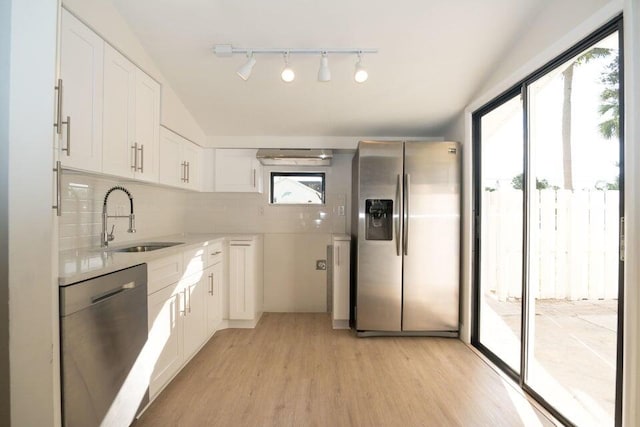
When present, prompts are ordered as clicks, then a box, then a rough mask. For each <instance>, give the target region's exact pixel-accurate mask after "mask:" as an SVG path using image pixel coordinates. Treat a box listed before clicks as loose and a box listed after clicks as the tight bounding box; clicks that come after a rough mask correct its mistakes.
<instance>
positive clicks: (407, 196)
mask: <svg viewBox="0 0 640 427" xmlns="http://www.w3.org/2000/svg"><path fill="white" fill-rule="evenodd" d="M410 195H411V175H409V174H408V173H407V174H405V175H404V198H405V206H404V255H405V256H407V255H409V219H410V218H411V214H410V212H409V211H410V210H411V206H410V201H411V199H410Z"/></svg>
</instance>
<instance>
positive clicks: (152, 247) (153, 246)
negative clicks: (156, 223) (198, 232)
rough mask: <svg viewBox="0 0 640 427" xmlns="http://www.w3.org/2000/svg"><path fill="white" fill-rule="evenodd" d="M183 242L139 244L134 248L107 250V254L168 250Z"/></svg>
mask: <svg viewBox="0 0 640 427" xmlns="http://www.w3.org/2000/svg"><path fill="white" fill-rule="evenodd" d="M182 243H183V242H150V243H139V244H137V245H135V246H127V247H124V248H115V249H109V252H151V251H156V250H158V249H164V248H170V247H171V246H176V245H181V244H182Z"/></svg>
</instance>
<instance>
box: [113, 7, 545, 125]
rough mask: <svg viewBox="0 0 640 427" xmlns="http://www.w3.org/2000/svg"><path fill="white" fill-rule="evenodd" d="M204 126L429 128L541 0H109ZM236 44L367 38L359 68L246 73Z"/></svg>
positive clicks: (266, 67)
mask: <svg viewBox="0 0 640 427" xmlns="http://www.w3.org/2000/svg"><path fill="white" fill-rule="evenodd" d="M111 1H112V2H113V3H114V5H115V6H116V8H117V9H118V10H119V11H120V13H121V14H122V16H123V17H124V18H125V19H126V20H127V21H128V22H129V24H130V25H131V27H132V29H133V30H134V32H135V33H136V34H137V36H138V37H139V38H140V41H141V42H142V44H143V46H144V47H145V48H146V49H147V51H148V53H149V54H150V55H151V57H152V58H153V59H154V60H155V62H156V63H157V65H158V67H159V68H160V69H161V71H162V72H163V74H164V75H165V77H166V78H167V79H168V80H169V82H170V84H171V86H172V87H173V88H174V89H175V91H176V92H177V93H178V95H179V96H180V97H181V99H182V101H183V102H184V104H185V105H186V107H187V108H188V109H189V110H190V111H191V113H192V114H193V116H194V118H195V119H196V120H197V122H198V123H199V124H200V126H201V127H202V129H203V130H204V131H205V133H206V134H207V135H209V136H222V135H225V136H233V135H263V136H268V135H281V136H296V135H297V136H311V135H313V136H362V135H377V136H427V135H439V134H440V133H439V132H441V131H442V129H443V127H444V126H446V125H447V124H448V123H449V122H450V121H451V120H452V119H453V118H454V117H455V116H456V115H457V114H459V113H460V112H461V111H462V109H463V108H464V106H465V105H466V104H467V103H468V102H469V101H471V99H472V98H473V96H474V95H475V91H476V90H477V89H478V88H479V87H481V86H482V84H483V83H484V81H485V80H486V79H487V78H488V77H489V75H490V73H491V69H492V66H493V65H494V64H496V62H497V61H499V59H500V58H501V57H502V56H503V55H504V54H505V53H506V52H507V51H508V50H509V49H510V48H511V47H512V46H514V44H515V43H516V42H517V40H518V37H519V34H520V33H521V31H522V28H523V27H526V26H527V22H528V21H530V20H531V18H532V17H533V16H534V15H535V14H536V13H537V12H538V11H539V10H541V8H542V7H544V6H546V5H547V4H549V3H550V2H551V0H398V1H395V2H390V1H387V0H323V1H318V0H270V1H266V0H244V1H238V0H183V1H176V0H135V1H131V0H111ZM224 43H228V44H233V45H234V46H235V47H285V48H347V47H358V48H377V49H379V53H377V54H374V55H366V56H365V57H364V64H365V65H366V67H367V69H368V71H369V80H368V81H367V82H366V83H364V84H357V83H355V82H354V81H353V69H354V64H355V57H352V56H342V55H341V56H335V55H334V56H330V58H329V64H330V68H331V75H332V81H331V82H328V83H320V82H318V81H317V72H318V66H319V61H320V59H319V57H315V56H309V55H305V56H292V58H291V65H292V66H293V67H294V69H295V71H296V80H295V81H294V82H293V83H289V84H286V83H283V82H282V81H281V80H280V70H281V68H282V64H283V61H282V58H281V57H279V56H277V55H270V56H257V60H258V61H257V63H256V65H255V67H254V69H253V74H252V75H251V78H250V79H249V80H248V81H243V80H241V79H240V78H238V77H237V76H236V74H235V70H236V69H237V68H238V67H239V66H240V65H242V63H244V61H245V59H246V58H244V57H243V56H242V55H235V56H233V57H232V58H218V57H216V56H215V55H214V54H213V53H212V50H211V49H212V47H213V45H215V44H224Z"/></svg>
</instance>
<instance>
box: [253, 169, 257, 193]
mask: <svg viewBox="0 0 640 427" xmlns="http://www.w3.org/2000/svg"><path fill="white" fill-rule="evenodd" d="M253 188H256V168H253Z"/></svg>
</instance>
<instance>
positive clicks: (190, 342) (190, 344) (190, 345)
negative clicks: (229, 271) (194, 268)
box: [181, 271, 207, 359]
mask: <svg viewBox="0 0 640 427" xmlns="http://www.w3.org/2000/svg"><path fill="white" fill-rule="evenodd" d="M203 273H204V272H202V271H201V272H200V273H198V274H194V275H191V276H189V277H187V278H185V279H183V280H182V281H181V285H182V289H183V295H184V296H185V303H186V304H185V305H184V311H185V313H184V318H183V320H184V357H185V359H188V358H189V357H191V355H193V353H195V352H196V350H197V349H198V348H200V346H201V345H202V344H203V343H204V341H205V340H206V319H205V317H206V308H205V288H206V287H207V277H206V276H205V275H204V274H203Z"/></svg>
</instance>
